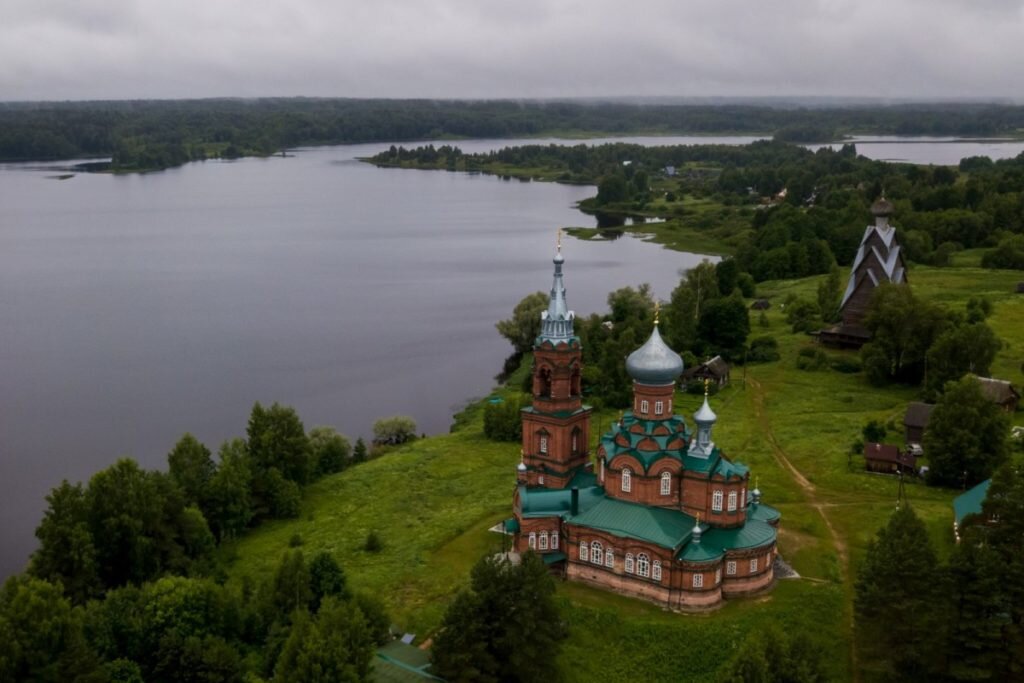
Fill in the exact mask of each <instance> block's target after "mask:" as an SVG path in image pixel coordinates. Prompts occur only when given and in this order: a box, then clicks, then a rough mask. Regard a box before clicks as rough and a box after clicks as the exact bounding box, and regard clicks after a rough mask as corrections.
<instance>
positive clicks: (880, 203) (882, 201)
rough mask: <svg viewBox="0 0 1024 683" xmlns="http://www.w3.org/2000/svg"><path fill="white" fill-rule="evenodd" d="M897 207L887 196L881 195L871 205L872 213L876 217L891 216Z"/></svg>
mask: <svg viewBox="0 0 1024 683" xmlns="http://www.w3.org/2000/svg"><path fill="white" fill-rule="evenodd" d="M894 210H895V207H894V206H893V205H892V202H890V201H889V200H888V199H886V198H885V197H879V198H878V199H877V200H875V203H874V204H872V205H871V213H872V215H874V216H876V217H882V216H891V215H892V212H893V211H894Z"/></svg>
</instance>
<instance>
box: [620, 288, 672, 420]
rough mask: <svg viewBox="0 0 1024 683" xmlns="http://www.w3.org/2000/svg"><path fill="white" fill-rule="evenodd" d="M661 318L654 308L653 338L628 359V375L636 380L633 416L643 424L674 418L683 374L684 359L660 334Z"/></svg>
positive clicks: (634, 382) (634, 384) (657, 310)
mask: <svg viewBox="0 0 1024 683" xmlns="http://www.w3.org/2000/svg"><path fill="white" fill-rule="evenodd" d="M658 316H659V309H658V308H657V307H655V309H654V330H653V331H652V332H651V336H650V337H649V338H648V339H647V341H646V342H644V345H643V346H641V347H640V348H639V349H637V350H636V351H634V352H633V353H631V354H629V357H628V358H627V359H626V372H628V373H629V376H630V377H632V378H633V414H634V415H635V416H636V417H638V418H640V419H642V420H667V419H669V418H670V417H672V397H673V395H674V394H675V388H676V378H677V377H679V375H681V374H682V373H683V359H682V358H681V357H680V356H679V354H678V353H676V352H675V351H673V350H672V349H670V348H669V347H668V344H666V343H665V341H664V340H663V339H662V338H661V333H660V332H658Z"/></svg>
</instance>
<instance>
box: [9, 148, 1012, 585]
mask: <svg viewBox="0 0 1024 683" xmlns="http://www.w3.org/2000/svg"><path fill="white" fill-rule="evenodd" d="M753 139H754V138H750V137H718V138H715V137H700V138H694V137H674V138H630V139H629V141H631V142H640V143H643V144H688V143H691V144H692V143H702V142H703V143H708V142H723V143H731V144H743V143H746V142H750V141H751V140H753ZM874 140H875V142H870V141H858V150H859V151H860V152H861V153H862V154H866V155H868V156H872V157H874V158H892V159H905V160H911V161H916V162H921V163H927V162H934V163H955V162H956V161H957V160H958V159H959V158H960V157H962V156H971V155H975V154H988V155H990V156H994V157H1001V156H1015V155H1016V154H1018V153H1019V152H1020V151H1022V149H1024V143H985V142H971V143H959V142H957V143H950V142H945V141H930V142H927V143H920V142H916V141H909V140H905V139H895V138H887V139H877V138H876V139H874ZM605 141H608V140H604V139H602V140H588V141H587V142H588V144H598V143H600V142H605ZM527 142H531V143H536V142H541V143H544V142H549V140H529V141H515V140H472V141H460V142H459V143H458V144H459V146H460V147H462V148H463V149H464V150H465V151H467V152H471V151H486V150H488V149H495V148H498V147H501V146H505V145H514V144H522V143H527ZM550 142H556V140H550ZM557 142H564V141H557ZM570 144H574V143H570ZM386 147H387V145H386V144H375V145H359V146H347V147H333V148H318V149H309V150H300V151H298V152H297V153H295V154H294V155H293V156H290V157H288V158H273V159H245V160H240V161H236V162H206V163H197V164H189V165H187V166H184V167H182V168H178V169H173V170H168V171H164V172H161V173H153V174H146V175H128V176H112V175H89V174H77V175H75V176H74V177H73V178H70V179H67V180H57V179H55V178H53V176H54V175H55V174H56V173H57V171H56V170H54V168H52V167H51V168H46V167H40V166H38V165H35V166H33V165H8V166H0V519H2V520H3V522H2V523H0V577H2V576H5V575H6V574H8V573H10V572H12V571H17V570H18V569H20V568H21V567H23V566H24V562H25V559H26V557H27V556H28V553H29V552H30V551H31V549H32V547H33V545H34V539H33V536H32V530H33V529H34V527H35V525H36V524H37V523H38V520H39V518H40V515H41V513H42V510H43V508H44V505H45V503H44V500H43V497H44V495H45V494H46V493H47V492H48V491H49V490H50V488H52V487H53V486H55V485H57V484H58V483H59V482H60V480H61V479H62V478H68V479H70V480H73V481H74V480H81V479H87V478H88V477H89V476H90V475H91V474H92V473H94V472H96V471H97V470H99V469H101V468H102V467H105V466H107V465H108V464H110V463H111V462H113V461H114V460H115V459H116V458H117V457H120V456H124V455H130V456H132V457H134V458H136V459H137V460H139V462H141V463H142V464H143V465H144V466H146V467H162V466H163V465H164V462H165V456H166V453H167V451H168V450H169V449H170V448H171V446H172V445H173V444H174V442H175V441H176V440H177V438H178V437H179V436H180V435H181V434H182V433H183V432H185V431H191V432H193V433H194V434H196V435H197V436H198V437H199V438H200V439H202V440H203V441H205V442H206V443H207V444H208V445H209V446H210V447H211V448H213V449H216V447H217V445H218V444H219V443H220V442H221V441H223V440H224V439H227V438H231V437H234V436H241V435H243V434H244V430H245V423H246V419H247V416H248V413H249V410H250V408H251V406H252V404H253V402H254V401H257V400H259V401H262V402H265V403H269V402H273V401H280V402H282V403H287V404H290V405H293V406H295V408H296V409H297V410H298V411H299V414H300V415H301V416H302V418H303V420H304V421H305V423H306V425H307V427H312V426H314V425H320V424H326V425H333V426H336V427H337V428H338V429H340V430H341V431H342V432H344V433H346V434H349V435H350V436H352V437H353V438H354V437H355V436H358V435H363V436H368V435H369V432H370V425H371V424H372V422H373V420H374V419H376V418H378V417H381V416H385V415H391V414H409V415H412V416H414V417H415V418H416V420H417V421H418V423H419V425H420V429H421V430H422V431H425V432H428V433H436V432H443V431H446V430H447V428H448V425H449V421H450V417H451V414H452V412H453V411H455V410H457V409H458V408H459V407H460V406H461V405H462V404H463V403H464V402H465V401H466V400H467V399H468V398H471V397H475V396H481V395H485V394H486V393H487V392H488V390H489V389H490V387H491V386H492V377H493V375H494V374H495V372H497V371H498V370H499V369H500V368H501V363H502V360H503V359H504V357H505V356H506V355H507V354H508V352H509V351H510V348H509V347H508V345H507V344H506V343H505V341H504V340H503V339H502V338H501V337H499V336H498V334H497V333H496V332H495V330H494V322H495V321H496V320H498V319H499V318H503V317H507V316H508V315H509V314H510V313H511V309H512V307H513V306H514V305H515V303H516V302H517V301H519V299H521V298H522V297H523V296H524V295H525V294H527V293H529V292H531V291H536V290H538V289H544V290H546V289H547V288H548V287H549V286H550V271H551V263H550V257H551V254H552V247H553V242H554V230H555V228H556V227H557V226H561V225H586V224H591V219H589V218H587V217H585V216H582V215H581V214H580V213H579V212H577V211H576V210H574V209H573V208H572V207H573V204H574V203H575V202H577V201H578V200H580V199H583V198H584V197H587V196H589V195H591V194H593V189H592V188H590V187H572V186H563V185H556V184H546V183H523V182H519V181H502V180H499V179H496V178H493V177H489V176H474V175H466V174H455V173H443V172H431V171H403V170H390V169H389V170H385V169H377V168H374V167H372V166H369V165H367V164H361V163H359V162H357V161H355V158H356V157H358V156H367V155H371V154H374V153H376V152H377V151H380V150H381V149H383V148H386ZM565 252H566V258H567V261H566V281H567V286H568V290H569V291H568V297H569V302H570V305H571V306H573V307H574V308H575V309H576V311H577V312H579V313H589V312H593V311H598V310H602V309H603V308H604V302H605V297H606V295H607V293H608V292H609V291H611V290H612V289H615V288H617V287H621V286H624V285H627V284H632V285H635V284H638V283H640V282H650V283H651V284H652V285H653V286H654V289H655V293H656V294H657V295H658V296H660V297H663V298H664V297H667V296H668V295H669V293H670V291H671V289H672V287H673V286H674V285H675V283H676V281H677V279H678V275H677V272H678V270H679V269H681V268H687V267H690V266H693V265H694V264H696V263H697V262H698V261H699V260H700V257H699V256H695V255H692V254H681V253H677V252H670V251H667V250H664V249H661V248H659V247H657V246H655V245H651V244H647V243H645V242H643V241H641V240H639V239H637V238H633V237H629V236H627V237H624V238H622V239H619V240H617V241H614V242H578V241H573V240H570V241H568V242H567V243H566V248H565Z"/></svg>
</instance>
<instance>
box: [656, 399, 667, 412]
mask: <svg viewBox="0 0 1024 683" xmlns="http://www.w3.org/2000/svg"><path fill="white" fill-rule="evenodd" d="M664 412H665V402H664V401H655V402H654V414H655V415H662V414H663V413H664Z"/></svg>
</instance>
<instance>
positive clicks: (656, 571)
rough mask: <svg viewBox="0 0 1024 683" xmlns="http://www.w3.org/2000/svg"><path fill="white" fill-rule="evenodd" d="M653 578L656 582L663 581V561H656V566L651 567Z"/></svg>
mask: <svg viewBox="0 0 1024 683" xmlns="http://www.w3.org/2000/svg"><path fill="white" fill-rule="evenodd" d="M651 578H652V579H654V580H655V581H661V560H655V561H654V564H652V565H651Z"/></svg>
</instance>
